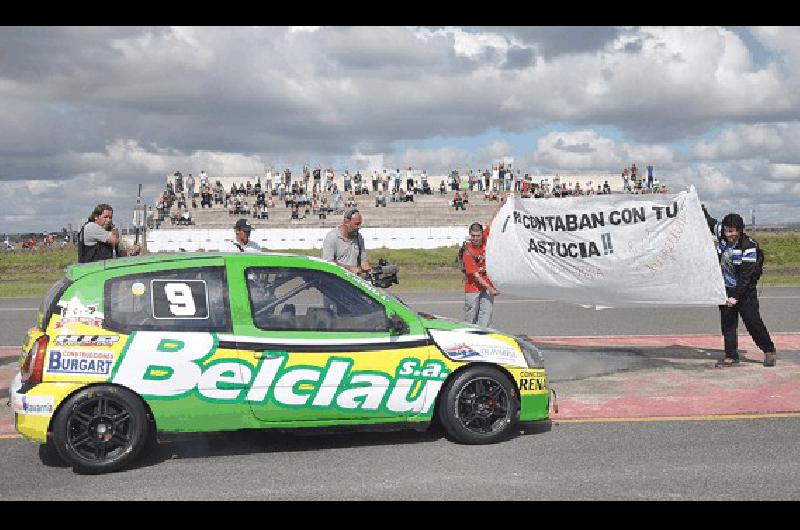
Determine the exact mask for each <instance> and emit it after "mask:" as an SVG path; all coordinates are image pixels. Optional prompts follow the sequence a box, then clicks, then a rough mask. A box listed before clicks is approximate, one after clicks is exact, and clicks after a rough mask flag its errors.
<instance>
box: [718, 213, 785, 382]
mask: <svg viewBox="0 0 800 530" xmlns="http://www.w3.org/2000/svg"><path fill="white" fill-rule="evenodd" d="M703 213H705V216H706V221H707V222H708V227H709V228H710V229H711V232H712V233H713V234H714V235H715V236H716V237H717V254H718V256H719V263H720V267H721V268H722V277H723V279H724V281H725V291H726V293H727V295H728V299H727V300H726V301H725V305H721V306H719V310H720V319H721V321H722V335H723V337H724V338H725V358H724V359H722V360H720V361H719V362H718V363H717V366H721V367H725V366H733V365H735V364H738V363H739V353H738V352H737V350H736V348H737V335H736V328H737V327H738V324H739V315H741V316H742V321H743V322H744V325H745V327H746V328H747V332H748V333H750V336H751V337H752V338H753V342H755V343H756V346H758V347H759V348H760V349H761V351H763V352H764V366H775V362H776V357H777V355H776V353H775V345H774V344H773V343H772V339H770V336H769V331H767V327H766V326H765V325H764V321H763V320H761V314H760V313H759V310H758V294H757V292H756V282H757V281H758V278H759V277H760V276H761V261H762V260H761V259H760V256H759V252H760V250H759V248H758V243H756V241H754V240H753V239H751V238H750V236H748V235H747V234H745V232H744V220H743V219H742V217H741V216H740V215H738V214H735V213H731V214H728V215H726V216H725V217H724V218H723V219H722V222H719V223H718V222H717V220H716V219H714V218H713V217H711V215H709V213H708V211H707V210H706V207H705V205H703Z"/></svg>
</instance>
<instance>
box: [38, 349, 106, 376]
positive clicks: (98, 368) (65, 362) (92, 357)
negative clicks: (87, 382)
mask: <svg viewBox="0 0 800 530" xmlns="http://www.w3.org/2000/svg"><path fill="white" fill-rule="evenodd" d="M112 366H114V353H113V352H110V351H94V350H93V351H83V350H50V354H49V358H48V362H47V373H48V374H56V375H59V374H78V375H108V374H110V373H111V367H112Z"/></svg>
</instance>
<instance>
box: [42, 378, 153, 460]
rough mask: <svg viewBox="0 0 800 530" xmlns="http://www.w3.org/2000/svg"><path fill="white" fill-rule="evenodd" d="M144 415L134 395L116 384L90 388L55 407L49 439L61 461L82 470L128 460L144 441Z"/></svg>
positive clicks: (146, 427)
mask: <svg viewBox="0 0 800 530" xmlns="http://www.w3.org/2000/svg"><path fill="white" fill-rule="evenodd" d="M148 429H149V424H148V421H147V414H146V411H145V408H144V406H143V405H142V402H141V400H140V399H139V398H138V396H136V395H134V394H132V393H131V392H130V391H127V390H125V389H122V388H117V387H92V388H88V389H85V390H82V391H80V392H78V393H77V394H75V395H74V396H73V397H71V398H70V399H69V400H68V401H67V403H65V404H64V406H63V407H62V408H61V409H60V410H59V413H58V415H57V416H56V420H55V422H54V426H53V441H54V442H55V447H56V449H57V450H58V452H59V454H61V456H62V458H64V460H65V461H66V462H67V463H69V464H71V465H72V466H73V467H75V468H76V469H77V470H79V471H82V472H86V473H106V472H110V471H115V470H117V469H120V468H122V467H124V466H125V465H127V464H128V463H130V462H131V461H132V460H133V459H134V458H136V456H137V455H138V453H139V452H140V451H141V449H142V448H143V447H144V445H145V444H146V442H147V440H148Z"/></svg>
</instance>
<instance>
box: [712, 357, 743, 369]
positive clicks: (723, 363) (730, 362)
mask: <svg viewBox="0 0 800 530" xmlns="http://www.w3.org/2000/svg"><path fill="white" fill-rule="evenodd" d="M737 364H739V359H734V358H733V357H725V358H724V359H722V360H719V361H717V364H716V365H715V366H717V367H718V368H726V367H728V366H736V365H737Z"/></svg>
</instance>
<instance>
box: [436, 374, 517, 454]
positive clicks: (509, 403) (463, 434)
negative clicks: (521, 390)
mask: <svg viewBox="0 0 800 530" xmlns="http://www.w3.org/2000/svg"><path fill="white" fill-rule="evenodd" d="M439 418H440V420H441V423H442V427H444V430H445V432H446V433H447V434H448V435H449V436H450V437H451V438H453V439H454V440H456V441H457V442H461V443H465V444H490V443H495V442H499V441H502V440H504V439H506V438H508V437H509V436H510V435H511V433H513V432H514V430H515V429H516V428H517V426H518V424H519V399H518V398H517V394H516V392H515V388H514V383H513V382H512V381H511V380H510V379H509V378H508V376H507V375H505V374H504V373H503V372H501V371H500V370H498V369H496V368H492V367H489V366H475V367H471V368H468V369H466V370H465V371H464V372H462V373H460V374H459V375H457V376H456V377H455V378H454V379H453V380H451V381H450V383H449V384H448V385H447V386H446V387H445V389H444V393H443V395H442V396H441V398H440V400H439Z"/></svg>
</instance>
